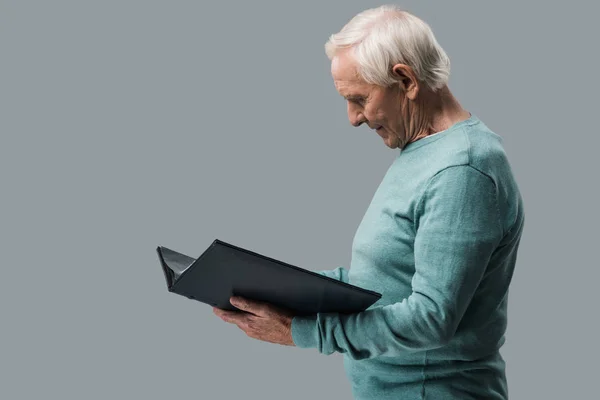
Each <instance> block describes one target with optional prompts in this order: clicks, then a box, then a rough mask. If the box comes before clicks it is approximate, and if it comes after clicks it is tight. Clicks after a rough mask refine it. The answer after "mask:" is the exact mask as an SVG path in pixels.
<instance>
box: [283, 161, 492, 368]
mask: <svg viewBox="0 0 600 400" xmlns="http://www.w3.org/2000/svg"><path fill="white" fill-rule="evenodd" d="M415 216H416V217H415V218H416V219H415V227H416V237H415V242H414V254H415V274H414V276H413V279H412V289H413V292H412V294H411V295H410V296H409V297H408V298H406V299H404V300H403V301H401V302H398V303H395V304H390V305H387V306H383V307H379V308H374V309H370V310H366V311H363V312H361V313H356V314H348V315H344V314H338V313H319V314H315V315H312V316H298V317H294V319H293V320H292V337H293V340H294V343H295V344H296V345H297V346H298V347H315V348H317V349H318V350H319V352H321V353H324V354H331V353H333V352H336V351H337V352H340V353H347V354H348V355H349V356H350V357H351V358H353V359H365V358H371V357H377V356H390V357H391V356H396V355H400V354H403V353H406V352H411V351H420V350H427V349H434V348H438V347H441V346H443V345H444V344H446V343H447V342H448V341H449V340H450V339H451V338H452V337H453V335H454V333H455V331H456V329H457V326H458V323H459V322H460V320H461V318H462V316H463V314H464V312H465V310H466V308H467V306H468V304H469V302H470V300H471V298H472V296H473V294H474V292H475V290H476V288H477V286H478V285H479V282H480V281H481V279H482V276H483V274H484V272H485V268H486V266H487V264H488V262H489V259H490V257H491V254H492V252H493V251H494V249H495V248H496V246H497V245H498V243H499V241H500V239H501V237H502V229H501V227H500V223H499V213H498V204H497V192H496V186H495V184H494V182H493V181H492V180H491V179H490V178H489V177H488V176H486V175H484V174H482V173H481V172H479V171H477V170H475V169H473V168H472V167H470V166H466V165H464V166H456V167H450V168H447V169H445V170H443V171H441V172H439V173H438V174H437V175H435V176H434V177H433V178H432V179H431V180H430V181H429V183H428V186H427V188H426V189H425V191H424V192H423V195H422V197H421V199H420V201H419V203H418V204H417V205H416V211H415Z"/></svg>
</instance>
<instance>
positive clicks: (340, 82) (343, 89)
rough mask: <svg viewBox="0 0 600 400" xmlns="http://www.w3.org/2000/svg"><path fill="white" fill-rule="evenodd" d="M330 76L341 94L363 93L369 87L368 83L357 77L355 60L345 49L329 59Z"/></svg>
mask: <svg viewBox="0 0 600 400" xmlns="http://www.w3.org/2000/svg"><path fill="white" fill-rule="evenodd" d="M331 76H332V77H333V82H334V84H335V88H336V89H337V91H338V92H339V93H340V94H341V95H342V96H349V95H356V94H364V92H365V91H368V89H369V85H368V84H367V83H366V82H365V81H364V80H362V79H361V78H360V77H359V75H358V68H357V65H356V61H355V60H354V59H353V57H352V56H351V55H350V54H349V51H347V50H346V51H343V52H340V53H338V54H336V56H335V57H334V58H333V59H332V60H331Z"/></svg>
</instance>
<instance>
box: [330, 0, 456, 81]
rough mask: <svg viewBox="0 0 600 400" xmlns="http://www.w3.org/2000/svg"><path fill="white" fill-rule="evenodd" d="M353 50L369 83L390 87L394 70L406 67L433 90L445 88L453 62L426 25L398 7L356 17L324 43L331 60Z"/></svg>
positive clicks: (388, 7) (379, 9)
mask: <svg viewBox="0 0 600 400" xmlns="http://www.w3.org/2000/svg"><path fill="white" fill-rule="evenodd" d="M346 48H351V51H352V54H353V56H354V59H355V60H356V62H357V64H358V73H359V75H360V77H361V78H362V79H364V80H365V81H366V82H367V83H371V84H376V85H380V86H384V87H387V86H390V85H392V84H394V83H396V82H397V79H395V78H394V75H393V74H392V70H391V67H392V66H393V65H395V64H398V63H401V64H406V65H408V66H409V67H411V68H412V69H413V71H414V72H415V74H416V76H417V79H418V80H419V81H420V82H421V83H423V84H425V85H426V86H427V87H429V89H431V90H432V91H437V90H438V89H440V88H442V87H444V86H445V85H446V84H447V82H448V78H449V76H450V59H449V58H448V56H447V55H446V52H445V51H444V49H442V47H441V46H440V45H439V43H438V42H437V40H436V38H435V36H434V35H433V31H432V30H431V28H430V27H429V25H428V24H427V23H425V22H424V21H422V20H421V19H419V18H417V17H416V16H414V15H412V14H410V13H408V12H406V11H403V10H402V9H400V8H399V7H398V6H395V5H383V6H379V7H377V8H372V9H368V10H365V11H363V12H361V13H359V14H357V15H356V16H354V17H353V18H352V19H351V20H350V21H349V22H348V23H347V24H346V25H345V26H344V27H343V28H342V30H341V31H340V32H338V33H335V34H333V35H331V36H330V37H329V40H328V41H327V43H326V44H325V52H326V54H327V57H328V58H329V59H330V60H332V59H333V58H334V57H335V55H336V54H337V52H338V51H340V50H341V49H346Z"/></svg>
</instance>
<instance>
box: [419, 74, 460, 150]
mask: <svg viewBox="0 0 600 400" xmlns="http://www.w3.org/2000/svg"><path fill="white" fill-rule="evenodd" d="M421 95H422V97H421V101H419V103H420V105H421V106H420V107H419V108H421V110H420V112H419V114H421V115H422V116H423V118H422V123H420V124H415V125H416V126H415V128H417V129H416V131H415V132H413V137H412V138H411V139H410V140H409V141H408V143H411V142H414V141H417V140H419V139H422V138H424V137H427V136H429V135H433V134H434V133H438V132H441V131H443V130H446V129H448V128H450V127H451V126H452V125H454V124H456V123H457V122H460V121H464V120H466V119H468V118H470V116H471V114H470V113H469V112H468V111H467V110H465V109H464V108H463V107H462V106H461V105H460V103H459V102H458V100H456V98H455V97H454V96H453V95H452V93H451V92H450V89H449V88H448V86H444V87H443V88H441V89H440V90H438V91H437V92H432V91H424V92H423V93H422V94H421ZM408 143H407V144H408Z"/></svg>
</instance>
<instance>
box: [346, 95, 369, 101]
mask: <svg viewBox="0 0 600 400" xmlns="http://www.w3.org/2000/svg"><path fill="white" fill-rule="evenodd" d="M343 97H344V99H346V100H364V99H365V96H361V95H359V94H349V95H347V96H343Z"/></svg>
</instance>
